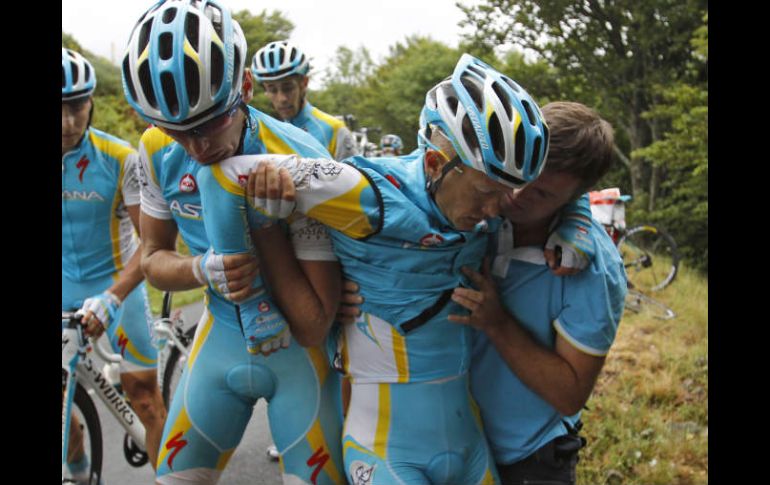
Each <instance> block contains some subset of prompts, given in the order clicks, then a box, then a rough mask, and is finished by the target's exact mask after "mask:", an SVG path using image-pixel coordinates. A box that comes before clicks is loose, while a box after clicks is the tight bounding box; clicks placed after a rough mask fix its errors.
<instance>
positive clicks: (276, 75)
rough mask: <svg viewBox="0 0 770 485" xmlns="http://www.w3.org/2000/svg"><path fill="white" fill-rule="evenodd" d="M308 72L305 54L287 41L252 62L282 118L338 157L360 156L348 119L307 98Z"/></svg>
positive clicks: (263, 50)
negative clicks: (335, 114)
mask: <svg viewBox="0 0 770 485" xmlns="http://www.w3.org/2000/svg"><path fill="white" fill-rule="evenodd" d="M309 71H310V62H309V60H308V58H307V57H306V56H305V54H304V53H303V52H302V51H301V50H299V49H298V48H297V47H296V46H295V45H293V44H292V43H290V42H288V41H285V40H281V41H277V42H270V43H269V44H267V45H265V46H263V47H262V48H261V49H259V50H258V51H257V52H256V54H254V58H253V59H252V63H251V72H252V74H253V76H254V79H255V80H256V82H258V83H260V84H261V85H262V87H263V88H264V90H265V95H267V97H268V98H269V99H270V102H271V103H272V105H273V109H275V112H276V114H277V115H278V118H279V119H281V120H283V121H286V122H287V123H291V124H292V125H294V126H297V127H299V128H302V129H303V130H305V131H306V132H308V133H310V134H311V135H312V136H313V138H315V139H316V140H318V141H319V142H320V143H321V144H322V145H323V146H325V147H326V149H327V150H328V151H329V153H331V154H332V156H333V157H334V159H335V160H344V159H346V158H348V157H351V156H353V155H357V154H358V152H357V149H356V144H355V140H354V138H353V135H352V133H350V130H348V128H347V126H345V122H344V121H342V120H340V119H338V118H335V117H334V116H332V115H329V114H326V113H324V112H323V111H321V110H320V109H318V108H316V107H315V106H313V105H311V104H310V102H309V101H308V100H307V98H306V96H305V94H306V93H307V86H308V82H309V80H310V77H309V76H308V72H309Z"/></svg>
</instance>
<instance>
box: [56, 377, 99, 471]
mask: <svg viewBox="0 0 770 485" xmlns="http://www.w3.org/2000/svg"><path fill="white" fill-rule="evenodd" d="M72 416H73V420H72V424H71V425H70V426H73V425H75V423H77V425H78V427H79V429H80V431H81V432H82V436H83V449H84V451H85V454H86V459H87V460H88V461H87V463H88V466H87V467H86V469H84V470H73V469H70V467H65V474H64V476H62V483H71V484H78V485H82V484H89V485H97V484H98V483H99V482H100V478H101V476H102V428H101V424H100V422H99V414H98V413H97V412H96V407H95V406H94V403H93V401H92V400H91V397H90V396H89V395H88V393H87V392H86V390H85V389H84V388H83V386H81V385H80V384H79V383H78V384H77V387H76V388H75V397H74V399H73V406H72ZM70 436H72V434H70ZM81 463H82V462H81Z"/></svg>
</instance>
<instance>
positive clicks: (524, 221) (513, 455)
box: [449, 102, 626, 485]
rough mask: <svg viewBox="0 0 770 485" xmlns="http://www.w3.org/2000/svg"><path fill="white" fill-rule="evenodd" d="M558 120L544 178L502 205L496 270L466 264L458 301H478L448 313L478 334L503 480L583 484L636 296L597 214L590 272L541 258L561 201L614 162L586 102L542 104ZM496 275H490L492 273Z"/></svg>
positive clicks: (482, 393)
mask: <svg viewBox="0 0 770 485" xmlns="http://www.w3.org/2000/svg"><path fill="white" fill-rule="evenodd" d="M542 111H543V115H544V117H545V120H546V123H547V124H548V127H549V129H550V133H551V138H550V148H549V152H548V158H547V163H546V165H545V169H544V170H543V173H542V174H541V175H540V177H539V178H538V179H537V180H535V181H534V182H532V183H531V184H529V185H527V186H526V187H525V188H523V189H521V190H516V191H515V194H514V196H513V198H512V199H511V200H510V201H507V203H506V204H504V206H503V207H502V208H501V211H502V213H503V215H504V216H505V217H506V221H505V222H504V223H503V224H502V225H501V228H500V230H499V232H498V234H497V236H496V240H497V244H496V248H495V252H494V259H493V260H492V264H491V269H490V265H489V264H488V263H487V264H485V265H484V271H483V273H479V272H477V271H474V270H472V269H470V268H465V269H464V272H465V274H466V275H467V276H468V277H469V278H470V279H471V280H472V281H473V283H474V286H475V287H476V288H478V290H474V289H469V288H457V289H455V291H454V294H453V296H452V299H453V300H454V301H455V302H456V303H459V304H460V305H462V306H463V307H465V308H466V309H468V310H470V311H471V313H470V315H468V316H459V315H453V316H450V317H449V318H450V320H452V321H454V322H458V323H463V324H469V325H472V326H473V327H475V328H476V329H477V330H479V332H477V333H476V334H475V336H474V345H473V354H472V355H473V357H472V362H471V389H472V393H473V396H474V398H475V399H476V400H477V402H478V404H479V407H480V410H481V416H482V420H483V423H484V429H485V431H486V434H487V437H488V440H489V442H490V445H491V448H492V451H493V453H494V457H495V461H496V463H497V468H498V472H499V474H500V478H501V481H502V483H503V484H506V485H514V484H524V483H535V482H537V483H540V482H541V481H542V482H543V483H545V481H547V483H554V484H573V483H575V466H576V463H577V459H578V458H577V454H578V450H579V449H580V448H581V446H582V445H583V443H584V439H583V438H581V437H579V436H577V430H578V429H579V428H580V420H579V418H580V410H581V409H582V408H583V406H584V405H585V403H586V401H587V400H588V397H589V396H590V394H591V392H592V390H593V387H594V384H595V383H596V379H597V377H598V375H599V372H600V370H601V368H602V365H603V364H604V361H605V358H606V355H607V352H608V351H609V349H610V346H611V345H612V342H613V340H614V338H615V333H616V331H617V326H618V323H619V320H620V316H621V314H622V312H623V301H624V298H625V293H626V276H625V271H624V269H623V264H622V261H621V259H620V256H619V255H618V252H617V249H616V248H615V246H614V244H613V243H612V240H611V239H610V238H609V236H608V235H607V234H606V233H605V232H604V229H603V228H602V226H601V225H600V224H598V223H596V222H595V221H592V224H591V226H590V227H589V228H588V229H587V230H586V231H585V233H583V234H582V235H580V234H578V235H577V236H578V238H580V237H585V238H587V239H590V240H592V242H593V247H594V257H593V260H592V261H591V262H590V264H589V265H588V267H587V268H586V269H585V270H583V271H582V272H580V273H578V274H576V275H572V276H565V277H560V276H556V275H554V274H553V273H552V272H551V271H550V270H549V268H548V265H547V264H546V260H545V258H544V256H543V251H542V247H543V245H544V244H545V242H546V240H547V238H548V234H549V229H550V228H551V227H552V226H553V225H554V224H555V223H557V221H558V215H559V210H560V208H561V207H562V206H563V205H564V204H566V203H568V202H569V201H571V200H573V199H574V198H575V197H578V196H579V195H580V194H583V193H584V192H585V191H586V190H588V189H589V188H590V187H591V186H592V185H593V184H595V183H596V182H597V181H598V180H599V178H601V176H602V175H604V174H605V173H606V172H607V170H608V169H609V166H610V163H611V160H612V147H613V135H612V128H611V126H610V125H609V124H608V123H607V122H606V121H604V120H603V119H601V118H600V117H599V116H598V114H596V113H595V112H594V111H593V110H591V109H589V108H587V107H586V106H584V105H582V104H579V103H570V102H556V103H550V104H548V105H546V106H545V107H543V110H542ZM490 273H491V274H490Z"/></svg>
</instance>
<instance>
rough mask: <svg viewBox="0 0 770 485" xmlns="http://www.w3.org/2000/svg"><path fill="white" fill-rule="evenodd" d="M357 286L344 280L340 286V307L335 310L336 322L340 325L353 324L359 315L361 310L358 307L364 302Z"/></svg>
mask: <svg viewBox="0 0 770 485" xmlns="http://www.w3.org/2000/svg"><path fill="white" fill-rule="evenodd" d="M358 291H359V288H358V285H357V284H356V283H354V282H352V281H350V280H345V281H344V282H343V284H342V298H340V306H339V308H338V309H337V318H336V320H337V321H338V322H340V323H343V324H345V323H355V321H356V318H357V317H358V316H359V315H361V308H360V307H359V306H358V305H360V304H361V303H363V302H364V297H362V296H361V295H360V294H359V293H358Z"/></svg>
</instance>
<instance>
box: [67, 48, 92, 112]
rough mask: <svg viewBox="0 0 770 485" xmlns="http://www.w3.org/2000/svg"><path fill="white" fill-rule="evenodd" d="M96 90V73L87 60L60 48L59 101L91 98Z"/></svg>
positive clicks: (71, 51) (73, 52)
mask: <svg viewBox="0 0 770 485" xmlns="http://www.w3.org/2000/svg"><path fill="white" fill-rule="evenodd" d="M94 89H96V71H94V66H92V65H91V63H90V62H88V59H86V58H85V57H83V56H82V55H80V54H78V53H77V52H75V51H73V50H71V49H66V48H64V47H62V48H61V100H62V101H71V100H73V99H79V98H84V97H87V96H91V94H92V93H93V92H94Z"/></svg>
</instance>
